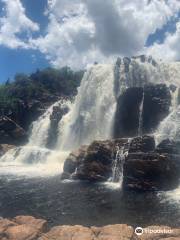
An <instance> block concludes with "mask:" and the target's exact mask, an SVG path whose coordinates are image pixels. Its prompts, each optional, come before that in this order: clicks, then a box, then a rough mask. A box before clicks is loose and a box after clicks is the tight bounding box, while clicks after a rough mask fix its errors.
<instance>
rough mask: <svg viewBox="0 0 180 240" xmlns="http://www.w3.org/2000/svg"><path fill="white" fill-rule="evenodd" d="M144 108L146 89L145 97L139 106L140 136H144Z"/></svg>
mask: <svg viewBox="0 0 180 240" xmlns="http://www.w3.org/2000/svg"><path fill="white" fill-rule="evenodd" d="M143 107H144V89H143V96H142V100H141V103H140V106H139V127H138V136H142V134H143Z"/></svg>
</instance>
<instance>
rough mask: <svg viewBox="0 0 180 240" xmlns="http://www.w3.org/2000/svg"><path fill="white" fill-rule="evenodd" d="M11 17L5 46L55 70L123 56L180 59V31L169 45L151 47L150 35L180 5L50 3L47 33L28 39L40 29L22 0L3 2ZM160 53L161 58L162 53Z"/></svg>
mask: <svg viewBox="0 0 180 240" xmlns="http://www.w3.org/2000/svg"><path fill="white" fill-rule="evenodd" d="M3 2H4V3H5V5H6V12H7V14H6V16H5V17H4V18H1V19H0V29H1V32H0V44H4V45H6V46H9V47H12V48H16V47H23V48H36V49H38V50H40V51H41V52H42V53H44V54H45V56H46V58H47V59H48V60H49V61H50V62H51V63H52V64H53V65H55V66H63V65H70V66H72V67H75V68H79V67H84V66H86V65H87V64H91V63H93V62H94V61H98V62H109V61H112V60H113V59H114V57H116V56H117V55H120V56H124V55H126V56H130V55H137V54H141V53H145V52H147V53H153V54H155V55H156V56H157V55H158V54H159V55H161V56H164V55H165V54H164V52H165V51H163V48H164V47H166V49H168V50H167V55H168V56H169V57H170V58H173V59H175V58H177V57H178V56H177V51H176V50H177V49H178V48H179V45H178V44H177V43H178V41H179V30H178V28H177V31H176V33H174V34H169V35H167V37H166V39H165V41H164V43H163V44H158V43H155V44H154V45H153V46H152V47H150V48H148V49H147V48H145V44H146V41H147V39H148V37H149V35H150V34H153V33H155V32H156V30H157V29H161V28H163V26H164V25H165V24H166V23H167V22H168V21H170V20H171V19H172V18H173V17H176V14H177V13H178V12H179V11H180V1H179V0H164V1H163V0H151V1H150V0H141V1H140V0H130V1H127V0H48V8H47V10H46V12H45V13H46V16H47V18H48V20H49V23H48V26H47V29H46V33H45V34H44V35H42V36H40V37H38V38H36V39H32V38H31V36H29V34H27V35H26V36H27V39H24V40H22V38H20V37H18V35H19V34H21V33H23V32H24V31H26V33H28V32H29V33H31V32H33V31H37V30H39V28H38V25H37V24H36V23H34V22H32V21H31V20H30V19H29V18H28V17H27V16H26V15H25V9H24V7H23V6H22V4H21V2H20V0H3ZM157 53H158V54H157Z"/></svg>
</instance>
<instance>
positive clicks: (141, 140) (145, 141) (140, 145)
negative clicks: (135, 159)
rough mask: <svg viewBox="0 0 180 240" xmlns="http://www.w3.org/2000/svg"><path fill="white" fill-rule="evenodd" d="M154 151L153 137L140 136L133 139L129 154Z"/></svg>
mask: <svg viewBox="0 0 180 240" xmlns="http://www.w3.org/2000/svg"><path fill="white" fill-rule="evenodd" d="M154 150H155V141H154V138H153V137H150V136H142V137H136V138H133V139H132V141H131V142H130V146H129V153H136V152H144V153H145V152H152V151H154Z"/></svg>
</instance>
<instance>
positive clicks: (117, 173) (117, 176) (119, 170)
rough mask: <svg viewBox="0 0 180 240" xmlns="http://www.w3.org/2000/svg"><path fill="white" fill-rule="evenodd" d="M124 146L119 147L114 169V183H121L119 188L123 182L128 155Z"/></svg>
mask: <svg viewBox="0 0 180 240" xmlns="http://www.w3.org/2000/svg"><path fill="white" fill-rule="evenodd" d="M124 151H125V149H124V146H122V147H121V148H120V147H119V146H117V150H116V156H115V158H114V161H113V167H112V173H113V174H112V180H111V181H112V182H117V183H119V186H120V187H121V185H122V182H123V165H124V161H125V156H126V153H125V152H124Z"/></svg>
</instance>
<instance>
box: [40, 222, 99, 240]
mask: <svg viewBox="0 0 180 240" xmlns="http://www.w3.org/2000/svg"><path fill="white" fill-rule="evenodd" d="M72 239H73V240H94V239H95V238H94V234H93V232H92V231H91V229H89V228H87V227H82V226H78V225H77V226H60V227H53V228H52V229H51V230H50V231H49V232H48V233H46V234H44V235H42V236H41V237H40V238H39V239H38V240H72Z"/></svg>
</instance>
